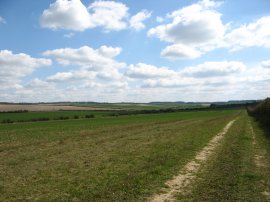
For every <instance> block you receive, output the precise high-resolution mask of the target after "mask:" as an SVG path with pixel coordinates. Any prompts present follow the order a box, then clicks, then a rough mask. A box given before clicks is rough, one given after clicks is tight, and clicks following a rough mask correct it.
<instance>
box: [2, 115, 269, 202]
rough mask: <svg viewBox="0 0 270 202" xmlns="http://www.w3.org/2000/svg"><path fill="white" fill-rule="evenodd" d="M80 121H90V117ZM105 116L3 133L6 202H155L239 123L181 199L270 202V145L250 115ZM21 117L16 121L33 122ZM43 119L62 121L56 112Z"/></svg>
mask: <svg viewBox="0 0 270 202" xmlns="http://www.w3.org/2000/svg"><path fill="white" fill-rule="evenodd" d="M35 113H37V112H35ZM44 113H45V114H44ZM54 113H55V114H57V113H71V114H70V117H72V116H74V113H76V114H77V112H54ZM80 113H82V114H80V116H81V117H83V116H85V114H84V113H88V114H89V113H90V112H80ZM99 113H101V112H96V114H95V117H94V118H91V119H85V118H80V119H68V120H63V121H55V120H51V121H47V122H21V123H13V124H2V125H0V159H1V163H0V182H1V183H0V201H20V200H22V201H25V200H29V201H34V200H39V201H146V200H151V199H152V198H153V197H154V196H155V195H156V194H159V193H162V192H164V190H165V191H166V188H168V187H166V185H165V183H166V182H167V181H168V180H170V179H172V178H173V177H174V176H176V175H177V174H178V173H179V171H180V170H181V169H183V168H184V167H185V165H186V164H187V163H188V162H190V161H192V160H193V159H194V158H195V156H196V155H197V154H198V152H200V151H201V150H203V148H205V147H206V146H207V144H208V143H209V142H210V141H211V140H212V139H213V138H214V137H216V135H217V134H218V133H219V132H220V131H222V130H223V128H224V127H225V126H226V125H227V124H228V123H229V122H230V121H232V120H235V122H234V124H233V125H232V126H231V128H230V129H229V130H228V132H227V134H225V135H224V138H223V139H221V140H220V143H219V144H218V145H217V146H216V148H215V150H214V151H213V154H212V155H211V156H210V157H209V159H207V161H206V162H204V163H203V164H202V165H201V169H199V170H198V173H196V176H197V177H195V178H194V180H193V181H192V182H191V183H190V185H189V186H187V187H185V189H187V190H188V191H181V192H176V193H174V197H175V199H179V200H180V201H200V200H201V199H203V200H204V201H213V200H217V201H222V200H223V201H224V200H240V201H241V200H242V201H245V200H249V199H252V200H253V199H254V200H255V201H256V200H257V201H258V200H260V201H267V200H268V199H269V198H267V197H269V196H268V194H269V191H270V183H269V179H270V172H269V170H270V169H269V167H270V159H269V152H270V143H269V141H270V140H269V138H268V137H267V136H265V134H266V133H267V132H266V131H264V130H263V129H261V127H260V125H259V123H258V122H256V121H255V120H254V119H253V118H251V117H249V116H248V115H247V113H246V111H245V110H216V111H211V110H206V111H191V112H174V113H159V114H136V115H124V116H104V114H99ZM103 113H106V112H103ZM107 113H108V112H107ZM21 114H24V113H14V115H13V116H17V119H18V120H19V119H20V120H23V119H24V118H25V119H28V118H29V117H25V116H23V115H21ZM26 114H29V113H26ZM30 114H31V113H30ZM105 115H106V114H105ZM3 116H4V115H3ZM9 116H12V114H10V115H9ZM20 116H21V117H20ZM27 116H30V115H27ZM31 116H33V115H31ZM35 116H39V117H45V116H51V117H52V118H53V117H54V115H53V113H49V112H39V113H37V114H36V115H35ZM56 116H59V114H57V115H56ZM10 118H12V117H10ZM13 118H14V117H13ZM14 119H15V118H14ZM255 142H256V143H255ZM256 159H257V160H256ZM202 188H203V189H202Z"/></svg>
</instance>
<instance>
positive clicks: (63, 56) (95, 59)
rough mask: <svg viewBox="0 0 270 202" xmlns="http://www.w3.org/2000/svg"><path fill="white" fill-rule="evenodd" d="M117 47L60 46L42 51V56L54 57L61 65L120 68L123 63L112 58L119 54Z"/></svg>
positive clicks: (97, 68)
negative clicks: (76, 47) (59, 47)
mask: <svg viewBox="0 0 270 202" xmlns="http://www.w3.org/2000/svg"><path fill="white" fill-rule="evenodd" d="M120 52H121V49H120V48H119V47H115V48H113V47H108V46H101V47H100V48H99V49H93V48H91V47H89V46H83V47H80V48H78V49H74V48H61V49H55V50H48V51H45V52H44V53H43V55H44V56H50V57H54V58H56V60H57V62H58V63H59V64H61V65H64V66H68V65H75V66H79V67H83V68H86V69H88V70H95V71H100V70H102V69H108V68H122V67H125V63H120V62H117V61H116V60H114V59H113V58H114V57H115V56H117V55H118V54H120Z"/></svg>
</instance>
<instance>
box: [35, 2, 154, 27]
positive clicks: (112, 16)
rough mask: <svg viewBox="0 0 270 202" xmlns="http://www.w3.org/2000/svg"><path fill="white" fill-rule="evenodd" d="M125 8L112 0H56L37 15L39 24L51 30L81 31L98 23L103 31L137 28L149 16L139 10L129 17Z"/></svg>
mask: <svg viewBox="0 0 270 202" xmlns="http://www.w3.org/2000/svg"><path fill="white" fill-rule="evenodd" d="M128 10H129V8H128V7H127V6H126V5H125V4H123V3H121V2H116V1H94V2H93V3H91V4H90V5H89V6H88V7H86V6H85V5H84V4H83V3H82V2H81V0H56V1H55V2H54V3H52V4H51V5H50V6H49V8H48V9H46V10H44V11H43V13H42V15H41V17H40V25H41V27H44V28H50V29H53V30H57V29H66V30H73V31H84V30H86V29H91V28H95V27H102V28H103V29H104V30H105V31H107V32H109V31H119V30H123V29H127V28H128V27H129V24H130V27H131V28H133V29H136V30H141V29H143V28H144V27H145V25H144V24H143V21H144V20H145V19H147V18H149V17H150V16H151V13H149V12H148V11H147V10H143V11H141V12H139V13H137V14H136V15H134V16H132V17H131V18H130V19H129V13H128Z"/></svg>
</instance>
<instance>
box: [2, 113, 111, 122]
mask: <svg viewBox="0 0 270 202" xmlns="http://www.w3.org/2000/svg"><path fill="white" fill-rule="evenodd" d="M111 113H112V112H108V111H52V112H20V113H14V112H12V113H6V112H5V113H0V123H1V122H2V123H3V122H5V121H6V120H10V121H11V122H30V121H38V120H42V119H43V120H57V119H58V120H60V119H83V118H86V116H87V115H92V116H94V117H103V116H106V115H109V114H111Z"/></svg>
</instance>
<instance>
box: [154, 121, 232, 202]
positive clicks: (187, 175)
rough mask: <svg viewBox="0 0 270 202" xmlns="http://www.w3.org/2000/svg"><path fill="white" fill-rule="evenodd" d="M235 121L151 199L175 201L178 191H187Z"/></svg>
mask: <svg viewBox="0 0 270 202" xmlns="http://www.w3.org/2000/svg"><path fill="white" fill-rule="evenodd" d="M234 122H235V120H232V121H230V122H229V123H228V124H227V125H226V126H225V127H224V128H223V130H222V131H221V132H220V133H218V134H217V135H216V136H215V137H214V138H213V139H212V140H210V142H209V143H208V144H207V145H206V146H205V147H204V148H203V149H202V150H201V151H200V152H199V153H198V154H197V155H196V156H195V158H194V159H193V160H192V161H190V162H189V163H188V164H186V165H185V166H184V168H183V169H181V170H180V172H179V174H178V175H177V176H175V177H173V178H172V179H171V180H169V181H167V182H166V183H165V184H166V185H167V188H166V189H165V188H164V189H163V190H162V193H160V194H156V195H154V196H153V197H151V198H150V199H149V201H152V202H161V201H175V198H174V196H175V195H176V194H177V193H186V192H187V191H188V187H189V185H191V183H192V182H193V181H194V179H195V178H196V174H197V173H198V172H199V170H200V169H201V168H202V166H203V165H204V164H205V162H206V161H207V160H208V159H209V157H210V156H211V155H212V154H213V153H214V150H215V149H216V148H217V146H218V145H219V143H220V141H221V140H222V139H223V137H224V135H225V134H226V133H227V132H228V130H229V129H230V127H231V126H232V125H233V123H234Z"/></svg>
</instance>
